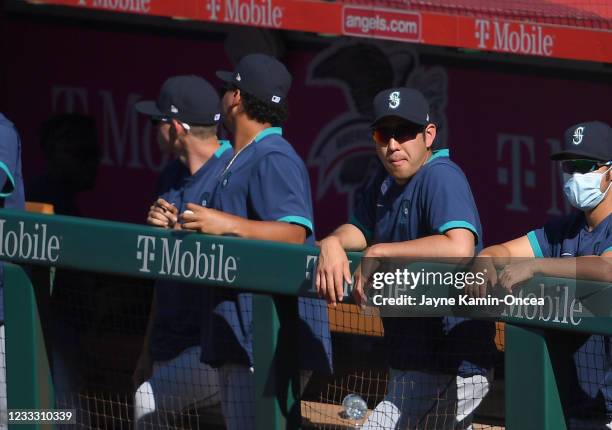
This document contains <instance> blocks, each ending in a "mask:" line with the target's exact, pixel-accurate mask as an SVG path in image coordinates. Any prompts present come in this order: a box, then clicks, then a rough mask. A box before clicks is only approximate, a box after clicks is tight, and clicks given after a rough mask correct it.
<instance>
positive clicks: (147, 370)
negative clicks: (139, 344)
mask: <svg viewBox="0 0 612 430" xmlns="http://www.w3.org/2000/svg"><path fill="white" fill-rule="evenodd" d="M145 349H146V346H145ZM151 375H153V361H152V360H151V356H150V355H149V353H148V352H147V351H146V350H143V351H142V353H141V354H140V357H138V362H137V363H136V368H135V369H134V373H133V374H132V382H133V383H134V387H135V388H136V389H137V388H138V387H140V385H141V384H142V383H143V382H145V381H146V380H148V379H149V378H150V377H151Z"/></svg>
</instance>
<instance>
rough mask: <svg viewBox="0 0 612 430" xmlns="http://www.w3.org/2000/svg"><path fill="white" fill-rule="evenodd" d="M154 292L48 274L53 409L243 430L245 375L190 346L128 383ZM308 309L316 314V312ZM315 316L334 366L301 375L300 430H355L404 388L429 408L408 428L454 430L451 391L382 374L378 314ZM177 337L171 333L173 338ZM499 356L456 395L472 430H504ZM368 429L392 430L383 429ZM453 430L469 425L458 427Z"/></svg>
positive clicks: (169, 425)
mask: <svg viewBox="0 0 612 430" xmlns="http://www.w3.org/2000/svg"><path fill="white" fill-rule="evenodd" d="M181 286H184V285H181ZM204 288H206V287H204ZM153 290H154V288H153V285H152V283H151V282H149V281H142V280H137V279H129V278H123V277H116V276H106V275H98V274H89V273H83V272H74V271H66V270H58V271H57V274H56V276H55V281H54V287H53V295H52V299H51V301H50V302H49V304H48V306H49V309H48V312H45V311H44V310H43V309H41V312H42V314H43V315H46V316H45V317H44V320H43V321H44V322H43V325H44V326H45V329H44V330H45V337H46V343H47V349H48V351H49V356H50V362H51V366H50V367H51V369H52V373H53V381H54V385H55V390H56V404H57V407H61V408H71V409H76V412H77V422H78V428H85V429H123V428H125V429H129V428H142V429H144V428H147V429H154V428H164V429H190V428H207V429H208V428H212V429H217V428H218V429H223V428H249V427H248V426H249V425H250V424H252V414H253V413H254V405H253V403H252V400H253V392H252V391H253V389H254V381H253V369H252V368H249V367H248V366H247V365H240V364H238V365H230V366H221V367H220V368H216V369H215V368H212V367H210V366H208V365H205V364H203V363H201V362H200V353H201V349H200V344H199V342H195V341H193V342H192V343H193V345H191V346H190V347H188V348H186V349H184V350H182V351H179V352H178V354H177V355H176V356H174V357H170V356H171V355H172V354H176V353H177V351H176V350H175V351H173V352H172V351H171V350H172V349H173V348H169V350H168V353H169V354H170V355H169V356H168V357H169V358H168V359H167V360H161V361H157V362H154V363H153V364H152V368H151V369H150V370H151V373H150V374H148V375H144V376H142V377H141V378H140V379H141V380H138V379H137V378H138V377H137V376H136V375H135V374H134V371H135V368H136V367H137V366H138V361H139V357H140V356H141V353H142V351H143V347H146V346H145V345H143V343H145V341H144V336H145V333H146V330H147V324H148V320H149V312H150V310H151V307H150V303H151V301H152V296H153V295H152V292H153ZM177 292H178V290H177ZM41 304H43V306H44V302H43V303H41ZM158 305H159V303H158ZM201 306H202V303H198V302H195V301H194V303H193V309H189V308H182V309H180V310H179V312H181V313H184V314H188V313H190V312H194V311H197V312H200V311H201ZM315 308H316V309H320V304H317V305H316V306H315ZM323 308H324V310H325V311H326V312H327V315H325V316H322V315H321V314H320V313H317V311H314V312H312V310H313V309H311V310H310V311H306V312H304V310H303V309H302V313H305V314H309V315H310V316H311V317H312V316H315V317H318V318H320V319H321V320H322V321H325V323H326V324H328V328H329V332H326V331H325V330H320V331H319V332H318V333H316V336H315V338H316V337H317V336H318V337H319V338H324V337H325V336H328V338H327V339H323V341H331V347H332V363H333V373H331V374H330V373H329V372H328V371H324V370H321V369H314V370H308V369H305V370H302V371H301V372H300V376H301V378H300V385H301V390H300V391H301V392H302V398H301V414H302V424H303V427H304V428H317V429H341V428H355V426H361V425H363V424H364V421H365V419H367V418H368V417H370V416H371V415H372V413H373V412H374V411H375V410H376V408H377V406H378V408H379V409H380V408H381V406H380V405H381V404H382V405H383V406H384V405H385V403H384V401H385V395H386V394H387V395H389V390H390V388H389V387H390V385H393V384H394V387H395V388H394V391H395V393H396V395H397V396H399V398H406V399H408V398H409V397H410V396H409V393H408V391H409V390H408V387H413V389H412V392H413V395H414V393H417V394H418V395H417V397H419V396H421V395H424V396H426V397H428V400H430V399H431V398H433V399H437V401H436V402H435V405H434V409H433V410H431V411H429V412H428V413H427V414H424V417H425V418H424V419H423V420H422V422H420V423H416V424H414V423H413V424H414V425H413V426H412V427H410V428H436V429H437V428H445V427H444V426H445V425H447V424H448V423H451V422H453V420H454V419H455V418H456V417H457V416H458V415H457V413H458V412H457V404H456V397H457V385H456V383H455V382H453V383H452V384H451V385H453V384H455V385H453V387H451V385H449V382H450V379H449V380H446V379H445V377H441V378H440V377H435V376H434V377H432V378H429V377H427V376H426V374H417V375H416V376H415V375H410V378H414V377H416V378H417V379H418V378H420V380H405V378H406V375H399V377H398V375H397V374H395V377H394V378H393V377H391V376H390V375H392V374H393V372H394V371H393V370H391V371H390V370H389V368H388V366H387V360H386V355H385V348H386V347H385V341H384V337H383V333H384V328H383V324H382V322H381V319H380V318H379V317H378V315H376V313H373V312H371V311H368V312H366V313H364V312H363V311H361V310H359V308H358V307H356V306H355V305H349V304H342V305H339V306H338V307H336V308H334V307H331V306H329V307H328V306H327V305H325V304H323ZM322 321H319V322H322ZM491 324H493V323H491ZM181 329H182V328H181V327H173V328H171V329H170V330H176V333H177V336H179V335H180V331H181ZM498 332H499V328H498ZM326 333H328V334H326ZM498 340H499V333H498ZM402 341H403V342H410V339H404V340H402ZM298 343H303V342H301V340H299V341H298ZM229 344H230V342H229V340H228V345H229ZM149 347H150V345H149ZM465 347H466V348H470V345H465ZM500 347H501V345H500ZM306 354H307V352H306ZM498 354H499V355H498V356H497V359H496V362H495V364H494V367H495V369H494V374H495V382H494V383H491V384H488V383H487V382H486V378H484V377H479V378H477V379H478V380H475V381H474V384H472V387H471V388H470V389H469V390H464V392H463V397H464V398H465V400H467V403H469V404H472V405H473V406H478V407H477V408H476V411H475V414H474V415H473V424H474V427H473V428H478V429H482V428H497V427H495V426H496V425H503V406H502V405H503V368H502V363H503V361H502V355H501V354H502V353H501V352H499V351H498ZM443 361H444V360H443ZM302 362H303V363H305V364H303V365H301V367H308V362H309V361H308V360H305V361H302ZM311 364H312V363H311ZM310 367H313V366H310ZM314 367H316V366H314ZM396 373H397V372H396ZM492 375H493V372H492V373H491V375H488V376H492ZM488 376H487V377H488ZM143 378H144V379H143ZM491 381H493V378H491ZM464 386H465V383H464ZM414 387H416V391H415V389H414ZM449 387H451V389H450V390H449ZM483 388H485V390H484V391H483ZM486 392H488V394H487V396H486V397H485V396H484V394H485V393H486ZM453 393H454V394H453ZM350 394H353V395H355V394H356V395H359V396H361V398H363V400H364V401H365V403H366V404H367V412H366V417H365V418H364V419H351V418H349V417H348V416H347V415H346V412H345V410H344V408H343V406H342V403H343V400H344V399H345V398H346V397H347V396H348V395H350ZM413 397H414V396H413ZM483 398H486V399H487V400H486V401H482V399H483ZM429 407H431V405H430V406H429ZM383 415H384V414H383ZM380 423H383V424H380ZM226 424H227V426H226ZM71 428H74V427H71ZM368 428H372V429H374V428H381V429H382V428H392V427H391V424H390V423H389V422H387V421H384V420H383V421H380V422H379V423H378V424H376V423H372V424H370V427H368ZM454 428H466V429H467V428H469V426H468V424H467V422H466V423H465V425H455V427H454Z"/></svg>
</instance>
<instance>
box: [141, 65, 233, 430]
mask: <svg viewBox="0 0 612 430" xmlns="http://www.w3.org/2000/svg"><path fill="white" fill-rule="evenodd" d="M135 107H136V109H137V110H138V111H139V112H141V113H143V114H146V115H149V116H150V117H151V119H152V121H154V124H156V125H157V129H158V139H159V141H160V146H161V147H162V148H166V149H170V150H171V151H172V152H174V153H175V154H176V156H177V159H176V160H174V161H171V162H170V164H169V165H168V167H167V168H166V169H165V170H164V172H163V173H162V175H161V177H160V181H159V183H158V191H159V194H158V196H159V197H158V199H157V200H156V201H155V202H154V203H153V205H151V207H150V210H149V214H148V217H147V223H148V224H149V225H152V226H157V227H162V228H169V229H172V228H180V224H179V223H178V213H179V211H181V212H182V211H184V210H185V207H186V205H187V204H188V203H196V204H199V205H206V204H207V203H208V200H209V199H210V194H211V192H212V190H213V188H214V186H215V184H216V183H217V178H218V176H219V173H220V171H221V169H222V168H223V167H224V166H225V164H226V163H227V162H228V161H229V160H230V158H231V156H232V153H233V151H232V148H231V145H230V144H229V142H227V141H219V140H218V139H217V125H218V123H219V121H220V118H221V115H220V112H219V96H218V95H217V92H216V90H215V89H214V88H213V87H212V86H211V85H210V84H209V83H208V82H207V81H206V80H204V79H202V78H200V77H198V76H175V77H172V78H169V79H168V80H167V81H166V82H165V83H164V85H163V87H162V89H161V92H160V97H159V99H158V100H157V102H154V101H142V102H139V103H137V104H136V106H135ZM203 299H204V294H203V290H202V288H201V287H194V286H191V285H188V284H180V283H177V282H172V281H157V282H156V284H155V292H154V298H153V303H152V306H151V312H150V315H149V324H148V327H147V333H146V335H145V342H144V346H143V350H142V353H141V356H140V358H139V360H138V364H137V368H136V370H135V372H134V377H133V379H134V384H135V386H136V387H138V388H137V390H136V394H135V396H134V420H135V428H137V429H138V428H167V426H168V425H169V422H168V420H167V415H168V414H170V413H180V411H181V410H182V409H183V408H184V407H186V406H188V405H190V404H192V403H194V402H195V401H198V402H199V404H200V405H211V404H214V403H218V402H219V395H218V391H219V380H218V377H217V371H216V370H215V369H213V368H211V367H210V366H208V365H206V364H204V363H200V355H201V349H200V324H201V318H202V316H201V307H200V306H201V301H202V300H203Z"/></svg>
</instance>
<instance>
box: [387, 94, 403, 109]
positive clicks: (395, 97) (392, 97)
mask: <svg viewBox="0 0 612 430" xmlns="http://www.w3.org/2000/svg"><path fill="white" fill-rule="evenodd" d="M400 101H401V100H400V93H399V91H393V92H392V93H391V94H389V107H390V108H391V109H397V107H398V106H399V105H400Z"/></svg>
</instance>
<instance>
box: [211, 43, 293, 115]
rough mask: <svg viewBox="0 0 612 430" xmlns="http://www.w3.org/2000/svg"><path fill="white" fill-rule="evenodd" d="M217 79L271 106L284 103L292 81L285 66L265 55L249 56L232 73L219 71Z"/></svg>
mask: <svg viewBox="0 0 612 430" xmlns="http://www.w3.org/2000/svg"><path fill="white" fill-rule="evenodd" d="M217 77H218V78H219V79H221V80H222V81H225V82H227V83H228V84H231V85H233V86H235V87H236V88H238V89H240V90H241V91H244V92H246V93H249V94H251V95H253V96H255V97H256V98H257V99H259V100H261V101H262V102H264V103H268V104H271V105H274V104H281V103H285V99H286V98H287V93H289V89H290V88H291V81H292V77H291V74H290V73H289V71H288V70H287V68H286V67H285V65H284V64H283V63H281V62H280V61H278V60H277V59H276V58H274V57H271V56H269V55H265V54H249V55H247V56H245V57H243V58H242V59H241V60H240V61H239V62H238V64H237V65H236V69H235V70H234V71H233V72H227V71H219V72H217Z"/></svg>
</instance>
